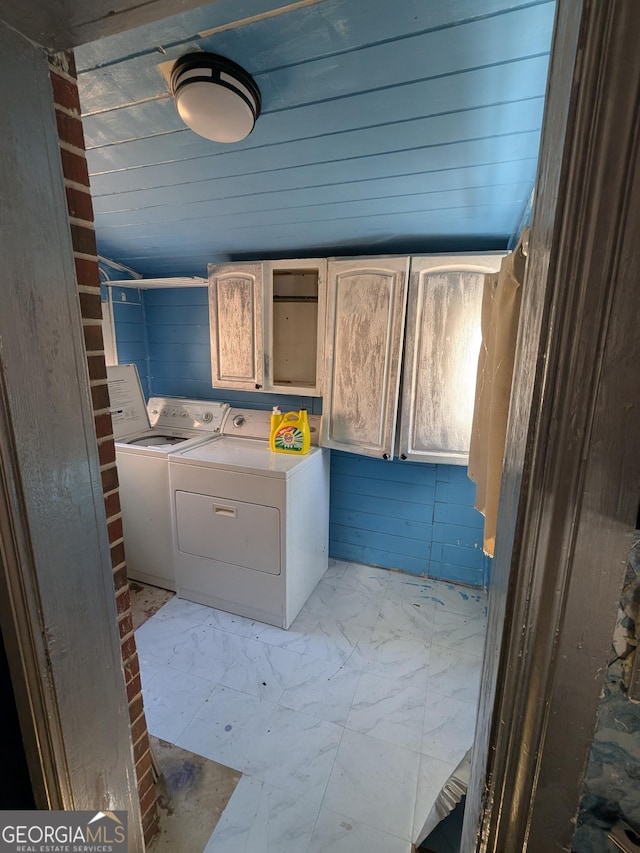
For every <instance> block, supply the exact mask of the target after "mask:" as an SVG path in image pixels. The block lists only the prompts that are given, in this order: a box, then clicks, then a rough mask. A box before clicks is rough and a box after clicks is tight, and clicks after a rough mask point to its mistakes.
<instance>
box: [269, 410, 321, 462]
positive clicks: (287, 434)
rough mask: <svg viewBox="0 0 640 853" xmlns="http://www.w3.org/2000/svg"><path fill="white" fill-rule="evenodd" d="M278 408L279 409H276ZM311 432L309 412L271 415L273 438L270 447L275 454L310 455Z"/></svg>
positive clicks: (270, 439) (274, 413) (301, 411)
mask: <svg viewBox="0 0 640 853" xmlns="http://www.w3.org/2000/svg"><path fill="white" fill-rule="evenodd" d="M276 408H277V407H276ZM310 446H311V432H310V431H309V419H308V417H307V410H306V409H300V411H299V412H287V414H286V415H280V414H277V413H276V412H275V411H274V412H273V413H272V414H271V436H270V438H269V447H270V448H271V450H273V451H274V453H299V454H303V453H308V452H309V447H310Z"/></svg>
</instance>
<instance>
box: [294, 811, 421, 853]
mask: <svg viewBox="0 0 640 853" xmlns="http://www.w3.org/2000/svg"><path fill="white" fill-rule="evenodd" d="M309 853H411V844H410V842H409V841H407V840H403V839H402V838H396V837H394V836H393V835H389V834H388V833H386V832H382V831H381V830H379V829H374V828H373V827H372V826H367V824H365V823H359V822H358V821H356V820H354V819H353V818H350V817H347V816H346V815H343V814H338V813H337V812H333V811H330V810H329V809H326V808H324V807H323V808H322V809H321V810H320V814H319V816H318V820H317V822H316V826H315V829H314V831H313V837H312V839H311V844H310V846H309Z"/></svg>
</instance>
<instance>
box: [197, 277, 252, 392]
mask: <svg viewBox="0 0 640 853" xmlns="http://www.w3.org/2000/svg"><path fill="white" fill-rule="evenodd" d="M263 304H264V301H263V265H262V264H260V263H258V264H210V265H209V315H210V329H211V380H212V384H213V387H214V388H234V389H237V390H259V389H261V388H262V386H263V384H264V378H263V375H264V374H263V370H264V357H263Z"/></svg>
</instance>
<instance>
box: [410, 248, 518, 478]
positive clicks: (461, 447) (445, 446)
mask: <svg viewBox="0 0 640 853" xmlns="http://www.w3.org/2000/svg"><path fill="white" fill-rule="evenodd" d="M502 258H503V255H497V254H496V255H482V254H480V255H459V256H438V255H434V256H431V257H418V258H413V259H412V261H411V277H410V284H409V307H408V313H407V336H406V343H405V353H404V373H403V380H402V406H401V426H400V446H399V456H400V458H401V459H408V460H411V461H423V462H445V463H449V464H459V465H466V464H467V462H468V458H469V443H470V439H471V421H472V418H473V407H474V400H475V386H476V373H477V367H478V354H479V351H480V342H481V327H480V317H481V307H482V291H483V286H484V276H485V274H486V273H492V272H496V271H497V270H499V269H500V263H501V261H502Z"/></svg>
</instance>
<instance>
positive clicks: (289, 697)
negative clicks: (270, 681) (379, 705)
mask: <svg viewBox="0 0 640 853" xmlns="http://www.w3.org/2000/svg"><path fill="white" fill-rule="evenodd" d="M359 679H360V669H358V668H356V667H352V666H350V665H349V664H343V663H338V662H336V661H323V660H319V659H318V658H314V657H311V656H310V655H302V657H301V658H300V661H299V663H298V665H297V667H296V668H295V670H294V672H293V674H292V676H291V678H290V679H289V684H288V686H287V688H286V690H285V691H284V693H283V694H282V696H281V698H280V704H281V705H283V706H284V707H286V708H291V709H292V710H294V711H302V712H303V713H305V714H310V715H311V716H312V717H318V719H320V720H327V722H330V723H338V724H340V725H344V724H345V722H346V719H347V715H348V714H349V708H350V707H351V701H352V699H353V694H354V693H355V690H356V687H357V685H358V681H359Z"/></svg>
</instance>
